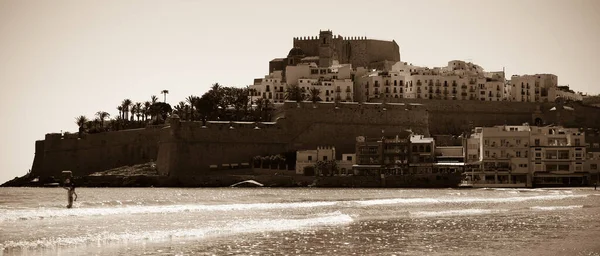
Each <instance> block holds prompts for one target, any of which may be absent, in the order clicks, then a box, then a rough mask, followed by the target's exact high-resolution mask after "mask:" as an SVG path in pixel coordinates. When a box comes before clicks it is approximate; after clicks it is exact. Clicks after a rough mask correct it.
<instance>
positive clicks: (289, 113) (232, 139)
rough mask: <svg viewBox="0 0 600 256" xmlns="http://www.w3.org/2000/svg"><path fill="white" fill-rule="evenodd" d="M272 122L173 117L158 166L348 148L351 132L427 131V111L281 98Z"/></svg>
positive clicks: (174, 171) (201, 170)
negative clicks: (278, 115) (277, 115)
mask: <svg viewBox="0 0 600 256" xmlns="http://www.w3.org/2000/svg"><path fill="white" fill-rule="evenodd" d="M282 108H283V109H284V111H285V117H284V118H280V119H279V120H277V122H275V123H227V122H209V123H207V124H206V125H204V126H203V124H202V123H201V122H179V121H177V120H171V127H170V130H171V132H170V133H168V134H165V135H163V137H162V138H161V141H160V151H159V155H158V169H159V172H160V173H161V174H164V175H167V174H168V175H176V176H177V175H202V174H206V173H207V171H208V170H210V169H211V167H210V166H211V165H212V166H214V167H219V168H222V167H223V165H224V164H225V165H228V164H240V163H248V162H251V158H252V157H254V156H256V155H270V154H279V153H282V152H286V151H292V150H298V149H306V148H316V147H317V146H322V145H331V146H335V147H336V148H339V149H340V150H339V152H338V153H339V154H341V153H342V152H343V153H348V152H353V151H354V140H355V138H356V136H359V135H367V136H379V135H381V134H382V131H384V132H385V133H386V134H393V133H394V132H399V131H401V130H405V129H411V128H412V129H413V130H416V131H418V132H424V133H426V132H427V129H428V127H427V113H426V112H425V111H424V110H420V109H418V108H416V109H412V111H409V110H408V109H409V108H411V106H408V105H403V104H397V105H383V104H339V105H335V104H333V103H316V104H313V103H309V102H302V103H296V102H286V103H285V104H284V106H283V107H282Z"/></svg>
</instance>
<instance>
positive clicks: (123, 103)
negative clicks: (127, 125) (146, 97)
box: [121, 99, 131, 120]
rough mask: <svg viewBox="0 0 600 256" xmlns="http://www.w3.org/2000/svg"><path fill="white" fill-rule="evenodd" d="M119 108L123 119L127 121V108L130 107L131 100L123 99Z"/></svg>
mask: <svg viewBox="0 0 600 256" xmlns="http://www.w3.org/2000/svg"><path fill="white" fill-rule="evenodd" d="M121 106H122V107H123V119H125V120H129V107H130V106H131V100H130V99H124V100H123V102H122V103H121Z"/></svg>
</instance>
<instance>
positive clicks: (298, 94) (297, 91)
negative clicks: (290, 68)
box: [285, 85, 304, 102]
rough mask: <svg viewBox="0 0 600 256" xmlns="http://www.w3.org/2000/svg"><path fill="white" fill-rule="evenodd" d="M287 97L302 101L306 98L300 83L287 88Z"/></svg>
mask: <svg viewBox="0 0 600 256" xmlns="http://www.w3.org/2000/svg"><path fill="white" fill-rule="evenodd" d="M285 99H286V100H293V101H296V102H301V101H303V100H304V94H303V92H302V89H301V88H300V87H298V85H290V86H288V87H287V88H286V89H285Z"/></svg>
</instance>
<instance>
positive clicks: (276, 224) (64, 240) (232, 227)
mask: <svg viewBox="0 0 600 256" xmlns="http://www.w3.org/2000/svg"><path fill="white" fill-rule="evenodd" d="M352 221H353V219H352V217H350V216H349V215H346V214H342V213H340V212H339V211H337V212H333V213H329V214H324V215H322V216H320V217H313V218H304V219H274V220H268V219H262V220H252V221H245V222H242V223H231V224H229V225H225V226H221V225H218V226H214V227H207V228H198V229H194V228H192V229H175V230H161V231H141V232H130V233H110V232H103V233H97V234H88V235H83V236H77V237H52V238H43V239H37V240H30V241H28V240H21V241H7V242H5V243H4V244H0V252H2V248H4V250H12V249H40V248H56V247H65V246H76V245H82V244H91V243H110V242H123V241H127V242H129V241H164V240H169V239H173V238H187V239H194V238H205V237H215V236H226V235H232V234H240V233H255V232H273V231H287V230H298V229H304V228H310V227H320V226H334V225H345V224H349V223H351V222H352Z"/></svg>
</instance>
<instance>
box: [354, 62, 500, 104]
mask: <svg viewBox="0 0 600 256" xmlns="http://www.w3.org/2000/svg"><path fill="white" fill-rule="evenodd" d="M505 82H506V80H505V78H504V72H503V71H501V72H485V71H483V68H481V67H480V66H478V65H475V64H473V63H470V62H464V61H459V60H454V61H450V62H448V66H446V67H441V68H440V67H435V68H433V69H430V68H427V67H419V66H413V65H412V64H407V63H406V62H398V63H396V64H395V65H393V66H392V69H391V70H390V71H380V70H372V71H370V72H369V73H367V74H364V75H362V76H357V79H356V81H355V90H356V91H357V95H358V96H360V99H362V100H370V99H386V98H408V99H444V100H450V99H454V100H485V101H501V100H504V99H505V93H504V91H505Z"/></svg>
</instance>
